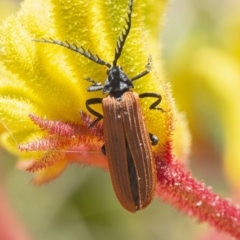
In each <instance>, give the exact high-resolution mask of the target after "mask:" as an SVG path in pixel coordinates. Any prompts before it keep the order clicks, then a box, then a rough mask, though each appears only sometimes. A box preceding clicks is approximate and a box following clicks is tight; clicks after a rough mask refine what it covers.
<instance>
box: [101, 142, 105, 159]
mask: <svg viewBox="0 0 240 240" xmlns="http://www.w3.org/2000/svg"><path fill="white" fill-rule="evenodd" d="M101 151H102V153H103V154H104V155H105V156H106V148H105V144H103V145H102V147H101Z"/></svg>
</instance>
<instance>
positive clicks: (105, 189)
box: [0, 0, 240, 240]
mask: <svg viewBox="0 0 240 240" xmlns="http://www.w3.org/2000/svg"><path fill="white" fill-rule="evenodd" d="M19 2H20V1H13V0H12V1H10V0H0V9H1V10H0V14H1V15H0V19H1V20H3V19H4V18H5V17H7V16H8V15H10V14H12V13H14V12H15V11H16V10H17V9H18V8H19ZM153 4H154V1H153ZM239 16H240V3H239V1H237V0H222V1H217V0H203V1H198V0H172V1H170V4H169V9H168V12H167V13H166V19H165V21H164V27H163V30H164V31H163V32H162V34H161V36H159V41H160V42H161V44H162V46H163V49H162V50H163V53H162V55H163V61H164V68H165V70H166V76H167V80H169V81H171V83H172V88H173V95H174V98H175V99H176V104H177V107H178V108H179V110H180V111H183V112H185V113H186V116H187V119H188V120H189V127H190V130H191V133H192V142H193V146H192V154H191V156H190V168H191V169H192V171H193V175H194V176H196V177H197V178H198V179H200V180H201V179H203V180H204V181H205V182H206V184H207V185H211V186H212V187H213V189H214V191H215V192H218V193H220V194H221V195H222V196H225V197H226V196H230V191H229V190H228V189H229V188H228V184H227V180H226V178H225V175H224V167H223V152H224V146H225V141H226V138H225V133H226V128H225V125H224V124H225V123H224V122H223V120H222V119H221V113H220V110H219V106H216V104H218V102H219V101H218V97H219V96H218V94H214V91H213V89H214V88H213V87H211V88H210V87H209V85H208V84H207V81H206V78H205V79H203V78H204V77H203V76H201V74H197V73H198V71H196V69H198V67H199V64H198V63H199V62H198V61H197V60H196V59H198V58H196V53H199V51H202V50H203V49H205V50H206V49H214V50H216V49H217V50H218V51H219V52H224V53H226V52H228V56H231V57H233V58H236V59H238V60H239V55H240V54H239V53H240V51H239V52H238V50H237V49H236V48H234V44H237V42H236V41H239V40H236V39H239V38H238V37H239V36H240V31H239V32H238V30H239V29H240V18H239ZM237 29H238V30H237ZM237 34H238V35H237ZM234 36H235V37H236V39H235V38H234ZM227 37H228V38H227ZM229 38H230V39H229ZM231 41H232V42H231ZM238 43H239V42H238ZM197 56H199V55H197ZM201 66H202V65H201ZM203 67H204V66H203ZM230 67H231V66H230ZM209 68H211V66H209ZM217 70H218V69H216V71H217ZM226 81H227V79H226ZM230 97H231V93H229V92H227V91H226V99H227V98H230ZM221 101H223V100H221ZM223 102H224V101H223ZM236 104H237V103H236ZM223 108H224V106H223ZM226 111H227V109H226ZM226 114H227V113H226ZM0 153H1V158H0V174H1V176H2V177H1V180H2V181H3V183H2V184H3V186H4V187H5V189H6V192H7V195H8V196H9V199H10V204H11V205H12V207H13V208H14V209H15V211H16V212H17V214H18V216H19V218H20V219H21V221H22V222H23V224H24V225H25V226H26V228H27V229H28V231H29V232H30V234H31V235H32V236H33V239H36V240H42V239H44V240H52V239H58V240H65V239H70V240H75V239H84V240H91V239H94V240H95V239H99V240H101V239H104V240H105V239H115V240H122V239H133V240H134V239H137V240H145V239H150V240H155V239H159V240H166V239H168V240H188V239H202V237H201V236H203V235H204V233H205V232H206V231H207V230H208V225H207V224H199V223H197V222H196V220H195V219H190V218H189V217H187V216H185V215H183V214H181V213H179V212H177V211H176V210H175V209H173V208H172V207H171V206H168V205H167V204H165V203H162V202H160V200H159V199H155V200H154V202H153V203H152V204H151V205H150V206H149V207H148V208H147V209H145V210H143V211H141V212H138V213H136V214H131V213H128V212H126V211H125V210H124V209H123V208H122V207H121V206H120V204H119V203H118V201H117V200H116V197H115V195H114V193H113V189H112V186H111V182H110V177H109V174H108V173H106V172H104V171H103V170H101V169H96V168H90V167H85V168H84V167H81V166H78V165H72V166H70V167H69V168H68V169H67V171H65V172H64V174H63V175H62V176H61V177H60V178H58V179H57V180H55V181H53V182H51V183H49V184H46V185H43V186H41V187H35V186H33V185H31V184H30V179H31V176H30V175H28V174H27V173H25V172H21V171H18V170H17V169H15V163H16V159H15V158H14V157H13V156H11V155H8V154H7V153H6V152H4V150H1V152H0Z"/></svg>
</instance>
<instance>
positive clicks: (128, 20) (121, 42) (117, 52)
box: [113, 0, 133, 66]
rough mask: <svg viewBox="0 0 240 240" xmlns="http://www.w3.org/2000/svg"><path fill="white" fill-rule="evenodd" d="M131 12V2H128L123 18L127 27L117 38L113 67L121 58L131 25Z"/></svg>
mask: <svg viewBox="0 0 240 240" xmlns="http://www.w3.org/2000/svg"><path fill="white" fill-rule="evenodd" d="M132 10H133V0H131V1H130V2H129V10H128V11H127V18H125V21H126V23H127V27H125V26H124V30H125V32H124V31H122V32H121V35H120V36H119V37H118V41H117V47H116V48H115V58H114V60H113V66H116V65H117V60H118V58H119V57H120V56H121V53H122V50H123V46H124V43H125V41H126V39H127V36H128V34H129V32H130V28H131V23H132Z"/></svg>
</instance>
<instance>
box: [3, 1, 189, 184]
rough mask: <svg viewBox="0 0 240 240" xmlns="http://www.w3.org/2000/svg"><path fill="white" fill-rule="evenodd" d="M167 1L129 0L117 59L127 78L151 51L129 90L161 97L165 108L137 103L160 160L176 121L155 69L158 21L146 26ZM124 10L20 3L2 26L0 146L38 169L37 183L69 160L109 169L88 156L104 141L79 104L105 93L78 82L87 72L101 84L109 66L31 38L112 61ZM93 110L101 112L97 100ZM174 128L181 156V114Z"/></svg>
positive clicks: (115, 4) (98, 4) (107, 4)
mask: <svg viewBox="0 0 240 240" xmlns="http://www.w3.org/2000/svg"><path fill="white" fill-rule="evenodd" d="M165 5H166V1H158V2H156V3H155V4H154V8H153V7H152V4H151V1H147V0H145V1H136V2H135V3H134V7H133V8H134V9H133V16H132V26H131V31H130V34H129V36H128V38H127V40H126V43H125V45H124V49H123V52H122V54H121V57H120V59H119V62H118V64H119V65H121V66H122V68H123V69H124V72H126V73H127V74H128V76H129V77H130V78H131V77H133V76H135V75H136V74H138V73H140V72H142V71H143V70H145V65H146V63H147V59H148V57H149V55H152V58H153V64H152V65H153V70H152V72H151V73H150V74H148V75H147V76H146V77H144V78H142V79H141V80H138V81H136V83H135V82H134V91H135V92H137V93H139V94H140V93H144V92H154V93H159V94H161V96H162V101H161V103H160V107H161V108H162V109H164V111H165V112H164V113H162V112H160V111H153V110H149V106H150V104H151V103H152V102H151V99H146V100H141V106H142V108H143V113H144V118H145V122H146V124H147V128H148V131H149V132H151V133H154V134H155V135H157V136H158V138H159V144H158V145H157V146H156V147H154V149H153V150H154V152H155V153H156V154H158V155H159V156H162V157H163V158H166V156H168V157H169V156H171V157H173V153H172V141H173V139H174V135H173V132H172V130H173V127H174V121H175V120H176V119H177V118H178V117H177V116H178V115H177V114H176V115H175V110H174V104H173V102H172V97H171V92H170V90H169V86H168V84H166V83H165V82H164V77H163V73H162V69H161V68H160V67H159V66H160V65H161V62H160V58H159V52H160V50H159V49H160V48H159V46H158V42H157V41H156V40H154V39H157V38H156V37H157V36H156V34H157V32H158V30H159V27H158V23H155V25H152V24H153V22H154V20H156V19H159V20H160V19H161V16H162V11H163V9H164V7H165ZM127 8H128V2H127V1H122V0H119V1H76V0H71V1H66V0H60V1H59V0H58V1H49V0H41V1H40V0H36V1H31V0H26V1H24V3H23V4H22V6H21V9H20V11H19V12H18V13H17V14H16V15H14V16H12V17H9V18H8V19H7V20H6V21H5V22H4V23H3V25H2V26H1V28H0V56H1V62H0V63H1V65H0V71H1V83H0V121H1V123H2V128H1V144H2V146H4V147H5V148H6V149H8V150H9V151H11V152H13V153H15V154H17V155H19V157H20V161H19V163H18V167H19V168H21V169H27V170H30V171H34V172H36V175H35V178H34V182H35V183H42V182H46V181H49V180H51V179H52V178H54V177H56V176H57V175H59V174H60V173H61V172H62V171H63V170H64V169H65V168H66V166H67V164H69V163H71V162H81V163H85V164H94V165H97V166H101V167H107V164H106V159H105V156H103V155H101V154H99V157H97V158H96V157H92V156H91V152H92V151H99V152H100V148H101V145H102V144H103V142H104V140H103V138H102V135H101V123H99V124H98V125H97V126H96V127H94V128H93V129H88V126H87V124H86V122H91V121H94V117H93V116H91V120H90V118H89V116H88V115H86V114H90V113H89V112H88V111H87V109H86V105H85V102H86V100H87V99H90V98H96V97H98V98H101V97H104V96H103V95H102V93H101V92H87V91H86V88H87V87H88V86H89V82H87V81H85V80H84V78H86V77H91V78H93V79H95V80H97V81H99V82H100V83H102V84H103V83H104V81H105V79H106V70H107V68H106V67H103V66H101V65H98V64H96V63H94V62H92V61H89V60H88V59H87V58H85V57H83V56H81V55H80V54H77V53H75V52H73V51H70V50H68V49H64V48H63V47H60V46H56V45H52V44H44V43H38V42H35V41H32V40H33V39H41V38H49V37H51V38H53V39H56V40H61V41H68V42H69V43H75V44H76V45H78V46H83V47H84V48H85V49H90V50H91V52H92V53H94V54H97V55H98V56H100V57H101V58H102V59H103V60H105V61H107V62H112V60H113V59H114V49H115V46H116V42H117V39H118V37H119V36H120V34H121V32H122V31H123V26H125V25H126V23H125V20H124V17H126V10H127ZM148 11H154V12H155V13H156V14H155V18H154V19H152V18H151V16H152V14H148V15H147V17H146V18H145V17H144V15H145V12H148ZM152 26H153V28H152ZM150 27H151V28H152V29H150ZM148 31H149V33H148ZM94 110H96V111H98V112H99V113H102V109H101V106H100V105H99V106H97V105H96V108H95V107H94ZM80 111H81V114H80ZM173 120H174V121H173ZM178 125H179V126H180V127H177V126H178ZM175 127H176V128H177V131H176V134H175V136H179V134H180V135H181V136H183V138H182V139H183V140H182V141H181V142H180V141H178V142H177V147H176V148H175V149H176V154H177V155H178V156H180V158H181V159H182V160H185V158H186V154H187V152H188V145H189V137H188V132H187V127H186V123H185V120H184V119H183V120H181V119H180V120H179V121H178V123H177V124H176V126H175ZM184 139H185V140H184ZM181 146H183V147H181Z"/></svg>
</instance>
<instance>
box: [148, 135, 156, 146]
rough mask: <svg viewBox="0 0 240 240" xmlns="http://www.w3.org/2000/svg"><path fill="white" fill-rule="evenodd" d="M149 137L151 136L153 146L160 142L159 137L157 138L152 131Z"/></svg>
mask: <svg viewBox="0 0 240 240" xmlns="http://www.w3.org/2000/svg"><path fill="white" fill-rule="evenodd" d="M149 137H150V140H151V143H152V146H155V145H157V143H158V138H157V136H155V135H154V134H152V133H149Z"/></svg>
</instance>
